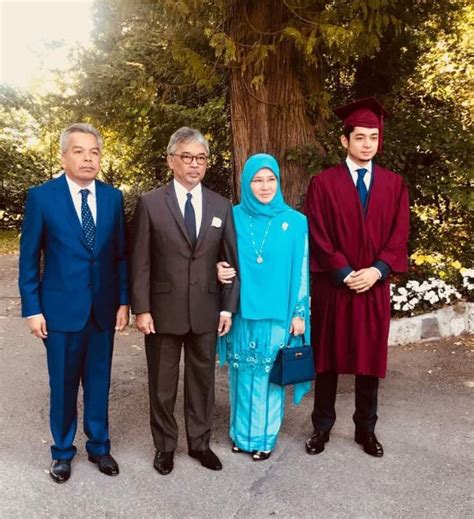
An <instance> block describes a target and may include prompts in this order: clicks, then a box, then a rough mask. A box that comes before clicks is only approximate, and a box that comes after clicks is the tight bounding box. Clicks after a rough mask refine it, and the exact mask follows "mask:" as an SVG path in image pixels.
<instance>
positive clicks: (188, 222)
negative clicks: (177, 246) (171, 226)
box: [184, 193, 196, 248]
mask: <svg viewBox="0 0 474 519" xmlns="http://www.w3.org/2000/svg"><path fill="white" fill-rule="evenodd" d="M192 197H193V195H192V194H191V193H186V198H187V200H186V204H184V225H185V226H186V230H187V231H188V236H189V239H190V240H191V244H192V246H193V248H194V246H195V245H196V214H195V213H194V207H193V204H192V203H191V198H192Z"/></svg>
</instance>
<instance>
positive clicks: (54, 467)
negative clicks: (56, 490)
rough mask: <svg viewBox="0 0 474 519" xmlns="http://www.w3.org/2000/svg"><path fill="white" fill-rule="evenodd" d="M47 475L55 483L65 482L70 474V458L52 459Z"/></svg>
mask: <svg viewBox="0 0 474 519" xmlns="http://www.w3.org/2000/svg"><path fill="white" fill-rule="evenodd" d="M49 475H50V476H51V478H52V479H53V481H56V483H65V482H66V481H67V480H68V479H69V478H70V476H71V460H53V461H52V463H51V467H49Z"/></svg>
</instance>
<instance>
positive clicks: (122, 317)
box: [115, 305, 128, 332]
mask: <svg viewBox="0 0 474 519" xmlns="http://www.w3.org/2000/svg"><path fill="white" fill-rule="evenodd" d="M127 324H128V305H120V306H119V309H118V310H117V318H116V320H115V331H116V332H121V331H122V330H123V329H124V328H125V326H127Z"/></svg>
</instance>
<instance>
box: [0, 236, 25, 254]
mask: <svg viewBox="0 0 474 519" xmlns="http://www.w3.org/2000/svg"><path fill="white" fill-rule="evenodd" d="M19 239H20V233H19V232H18V231H15V230H0V255H4V254H17V253H18V242H19Z"/></svg>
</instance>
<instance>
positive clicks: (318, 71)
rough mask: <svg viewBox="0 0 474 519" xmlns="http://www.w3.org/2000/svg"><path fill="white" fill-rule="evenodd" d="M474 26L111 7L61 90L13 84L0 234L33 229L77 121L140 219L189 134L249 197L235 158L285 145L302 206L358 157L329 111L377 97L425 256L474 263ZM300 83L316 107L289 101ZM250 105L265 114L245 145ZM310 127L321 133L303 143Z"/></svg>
mask: <svg viewBox="0 0 474 519" xmlns="http://www.w3.org/2000/svg"><path fill="white" fill-rule="evenodd" d="M272 13H273V15H272ZM473 20H474V9H473V8H472V6H471V4H470V3H469V2H467V1H464V0H446V1H443V2H438V1H434V0H415V1H408V0H400V1H394V0H357V1H332V2H322V1H310V0H292V1H291V2H289V1H285V0H271V1H265V2H264V1H263V0H262V1H252V2H251V1H250V0H244V1H240V2H236V1H233V0H219V1H213V2H210V1H205V0H181V1H166V0H162V1H158V0H147V1H141V2H132V1H130V0H101V1H98V2H96V4H95V31H94V40H93V46H92V48H90V49H87V50H84V49H78V51H77V52H76V53H75V55H74V56H73V57H72V59H73V62H74V66H73V68H72V69H71V71H70V74H68V75H64V74H63V75H62V76H58V78H57V81H56V86H55V92H54V93H50V94H46V95H45V94H39V93H35V92H20V91H16V90H13V89H11V88H9V87H7V86H6V85H2V86H0V100H1V107H0V129H1V132H0V133H1V137H0V174H1V189H0V226H1V228H3V229H18V228H19V226H20V224H21V215H22V212H23V205H24V200H25V195H26V191H27V188H28V187H29V186H31V185H34V184H39V183H41V182H43V181H45V180H46V179H48V178H51V177H52V176H53V175H54V174H56V173H58V172H59V170H60V163H59V159H58V154H59V150H58V145H57V142H58V138H59V134H60V132H61V130H62V129H63V128H64V127H65V126H67V125H68V124H70V123H72V122H74V121H78V120H82V121H88V122H91V123H93V124H94V125H96V126H97V127H98V128H100V130H101V131H102V133H103V134H104V137H105V140H106V151H105V155H104V161H103V167H102V176H103V178H104V180H106V181H107V182H110V183H112V184H114V185H116V186H118V187H121V188H122V189H123V190H124V193H125V198H126V210H127V215H128V217H129V218H130V217H131V215H132V213H133V210H134V205H135V200H136V197H137V196H138V194H139V193H140V192H142V191H143V190H148V189H151V188H153V187H156V186H159V185H161V184H163V183H165V182H167V181H168V180H169V171H168V170H167V167H166V162H165V148H166V144H167V142H168V139H169V136H170V135H171V133H172V132H173V131H174V130H175V129H177V128H178V127H180V126H182V125H188V126H194V127H197V128H200V129H201V130H202V131H203V133H204V134H206V136H207V137H208V138H209V140H210V143H211V150H212V155H211V157H212V158H211V162H210V165H209V169H208V173H207V175H206V183H207V185H208V186H210V187H211V188H212V189H216V190H217V191H220V192H221V193H223V194H224V195H226V196H229V197H231V198H233V199H234V200H237V199H238V185H239V182H238V179H239V173H240V172H239V163H238V160H236V157H237V156H239V154H240V155H242V152H243V151H244V152H245V153H250V152H253V151H257V150H258V151H271V152H274V153H276V155H277V156H278V158H279V160H280V161H281V162H282V164H283V166H284V167H283V175H285V171H286V172H287V174H286V178H285V182H284V188H285V191H286V194H287V197H288V199H289V200H290V201H291V202H292V203H293V205H295V206H296V207H298V206H300V204H301V201H302V197H303V195H304V192H305V189H306V185H307V183H308V180H309V178H310V176H311V175H312V174H315V173H317V172H318V171H319V170H320V169H321V168H324V167H326V166H329V165H330V164H333V163H334V162H336V161H339V160H340V159H341V158H343V156H344V154H343V151H342V149H341V148H340V146H339V134H340V132H341V128H340V124H339V122H338V121H336V120H335V117H334V116H332V113H331V110H330V108H332V107H334V106H337V105H339V104H342V103H345V102H347V101H348V100H350V99H354V98H358V97H363V96H368V95H377V96H378V97H379V98H380V99H381V100H382V101H383V102H384V104H385V106H386V108H387V109H388V111H389V112H390V113H391V115H392V117H391V118H390V119H389V120H388V121H387V122H386V131H385V135H386V138H385V143H384V144H385V145H384V154H383V155H382V156H381V157H380V158H379V159H378V161H379V162H381V163H383V164H384V165H386V166H387V167H389V168H391V169H393V170H394V171H397V172H398V173H400V174H401V175H403V177H404V178H405V180H406V182H407V183H408V185H409V188H410V195H411V204H412V232H411V238H410V251H411V252H412V253H415V252H417V253H423V254H442V256H443V258H445V259H446V261H448V263H449V262H453V261H459V262H460V264H461V265H463V266H469V265H472V263H473V257H472V245H471V241H472V228H473V213H472V207H473V198H472V197H473V192H472V157H473V154H474V153H473V152H474V149H473V141H472V136H471V135H472V113H473V101H472V97H471V96H470V90H471V88H472V79H473V73H472V70H473V69H472V54H473V48H472V43H471V42H472V40H473V38H472V29H473ZM289 53H290V54H289ZM289 55H290V56H291V59H290V60H289V59H288V56H289ZM290 76H291V78H293V80H294V81H293V83H292V89H293V91H292V92H290V93H289V94H288V95H287V97H292V95H293V93H294V92H296V91H297V92H298V93H299V94H301V96H300V97H302V98H303V99H304V106H303V110H301V106H298V107H295V106H294V105H293V104H292V102H290V100H289V101H288V103H287V104H285V102H284V101H281V99H283V100H284V99H285V96H283V97H282V95H281V92H279V91H278V88H279V85H281V84H285V81H286V79H287V78H288V77H290ZM242 84H243V85H244V87H245V89H247V90H246V91H247V93H248V96H247V98H246V97H245V96H244V97H243V98H242V97H241V98H239V99H237V96H236V95H235V92H236V86H238V85H240V86H241V85H242ZM272 93H273V94H272ZM272 95H273V96H274V98H275V99H277V98H278V99H280V101H278V102H273V98H272ZM245 104H248V105H249V106H251V107H255V106H257V107H258V106H259V104H260V105H262V106H265V110H264V111H263V112H265V114H264V115H263V116H261V117H260V115H258V114H259V113H260V112H259V110H258V109H256V110H255V112H256V115H255V117H256V119H255V120H253V121H252V123H253V128H252V130H251V131H252V134H251V135H247V137H248V139H247V143H246V144H245V150H242V149H241V148H240V146H241V145H239V142H241V141H239V142H236V136H237V135H239V136H240V137H241V136H242V135H244V137H245V133H246V132H247V133H249V131H250V130H249V129H248V128H247V127H245V126H243V123H244V122H245V121H244V122H242V121H240V120H239V117H238V115H236V114H238V110H239V108H242V109H243V108H244V106H243V105H245ZM257 112H258V114H257ZM263 112H262V113H263ZM231 114H234V116H233V117H232V116H231ZM259 117H260V119H259ZM285 125H286V126H285ZM273 127H278V129H279V131H278V132H277V133H272V128H273ZM301 127H305V128H308V127H309V128H311V132H310V133H306V134H305V135H306V137H304V138H301V139H299V140H298V139H296V140H295V139H291V138H289V137H288V135H290V136H291V134H292V133H295V134H297V133H298V131H299V129H300V128H301ZM285 136H286V137H285ZM262 148H263V149H262Z"/></svg>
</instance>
